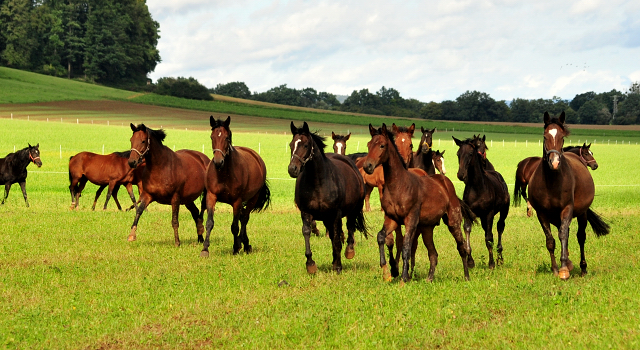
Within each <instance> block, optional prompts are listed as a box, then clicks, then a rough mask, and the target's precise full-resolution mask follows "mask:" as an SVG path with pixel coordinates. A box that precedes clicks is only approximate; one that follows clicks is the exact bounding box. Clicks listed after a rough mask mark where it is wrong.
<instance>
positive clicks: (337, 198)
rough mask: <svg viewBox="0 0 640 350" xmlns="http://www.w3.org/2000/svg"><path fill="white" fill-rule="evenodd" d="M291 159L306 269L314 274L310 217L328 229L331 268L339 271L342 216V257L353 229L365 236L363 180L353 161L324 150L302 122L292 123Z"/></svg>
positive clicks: (348, 252)
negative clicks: (298, 124) (331, 250)
mask: <svg viewBox="0 0 640 350" xmlns="http://www.w3.org/2000/svg"><path fill="white" fill-rule="evenodd" d="M291 133H292V134H293V139H292V140H291V143H290V147H291V161H290V162H289V167H288V171H289V175H290V176H291V177H293V178H296V191H295V203H296V205H297V206H298V208H299V209H300V215H301V218H302V235H303V236H304V240H305V256H306V257H307V262H306V266H307V272H308V273H312V274H313V273H316V271H317V267H316V263H315V261H313V258H312V253H311V245H310V243H309V237H310V235H311V221H312V219H313V218H315V219H317V220H321V221H322V222H323V223H324V225H325V227H327V229H328V230H329V238H330V239H331V242H332V244H333V270H334V271H336V272H337V273H340V272H341V271H342V260H341V257H340V253H341V251H342V243H343V239H344V233H343V231H342V218H343V217H345V216H346V217H347V231H348V238H347V248H346V250H345V253H344V255H345V257H346V258H347V259H352V258H353V257H354V255H355V250H354V249H353V246H354V243H355V240H354V238H353V233H354V232H355V230H358V231H360V232H362V233H363V234H364V235H365V237H366V236H367V229H366V226H365V221H364V215H363V213H362V206H363V204H364V182H363V181H362V177H361V176H360V173H359V172H358V169H357V168H356V166H355V164H354V163H353V161H351V160H350V159H349V158H347V157H345V156H342V155H339V154H335V153H326V154H325V153H324V148H325V146H326V145H325V143H324V140H325V139H324V137H322V136H320V135H318V134H317V133H312V132H310V131H309V126H308V125H307V123H306V122H305V123H304V124H303V125H302V127H301V128H297V127H296V126H295V125H294V124H293V122H291Z"/></svg>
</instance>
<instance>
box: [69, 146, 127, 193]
mask: <svg viewBox="0 0 640 350" xmlns="http://www.w3.org/2000/svg"><path fill="white" fill-rule="evenodd" d="M69 173H70V174H71V176H73V177H75V178H80V177H82V176H86V178H87V179H88V180H89V181H91V182H92V183H94V184H97V185H107V184H109V183H110V182H114V181H115V182H116V183H122V184H124V183H127V182H128V179H127V177H130V175H131V173H133V169H131V168H130V167H129V164H128V159H127V158H123V157H120V156H118V155H117V154H114V153H112V154H107V155H101V154H96V153H92V152H80V153H78V154H76V155H75V156H73V157H71V159H70V160H69Z"/></svg>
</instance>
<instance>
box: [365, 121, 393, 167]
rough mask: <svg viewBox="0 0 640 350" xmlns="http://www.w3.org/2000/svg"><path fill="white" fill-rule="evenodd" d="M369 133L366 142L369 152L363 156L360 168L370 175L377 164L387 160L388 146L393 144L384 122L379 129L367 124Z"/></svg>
mask: <svg viewBox="0 0 640 350" xmlns="http://www.w3.org/2000/svg"><path fill="white" fill-rule="evenodd" d="M369 134H370V135H371V141H369V143H367V148H368V149H369V153H368V154H367V155H366V156H365V157H364V161H363V163H362V169H363V170H364V171H365V172H366V173H367V174H369V175H371V174H373V171H374V169H375V168H376V167H377V166H378V165H380V164H382V163H384V162H386V161H388V160H389V148H390V147H393V145H392V144H391V139H390V132H389V130H387V125H386V124H384V123H382V127H381V128H379V129H376V128H374V127H373V126H372V125H371V124H369Z"/></svg>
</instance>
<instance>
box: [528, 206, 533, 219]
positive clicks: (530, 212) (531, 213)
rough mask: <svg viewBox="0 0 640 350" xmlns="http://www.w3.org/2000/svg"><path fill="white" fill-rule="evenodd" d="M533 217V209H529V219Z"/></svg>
mask: <svg viewBox="0 0 640 350" xmlns="http://www.w3.org/2000/svg"><path fill="white" fill-rule="evenodd" d="M532 215H533V209H531V208H527V217H531V216H532Z"/></svg>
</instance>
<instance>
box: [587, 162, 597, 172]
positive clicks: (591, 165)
mask: <svg viewBox="0 0 640 350" xmlns="http://www.w3.org/2000/svg"><path fill="white" fill-rule="evenodd" d="M589 167H590V168H591V170H596V169H598V163H595V162H594V163H592V164H589Z"/></svg>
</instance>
